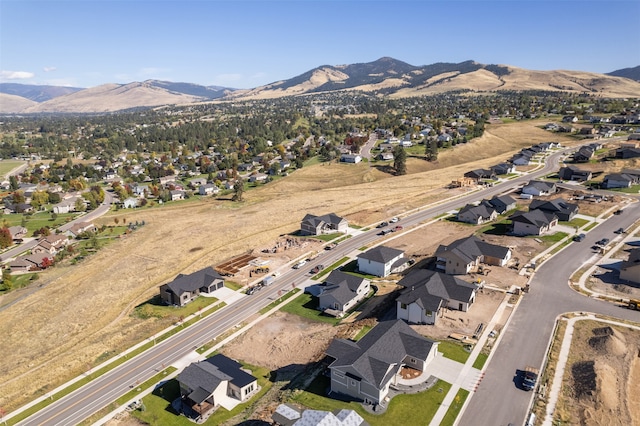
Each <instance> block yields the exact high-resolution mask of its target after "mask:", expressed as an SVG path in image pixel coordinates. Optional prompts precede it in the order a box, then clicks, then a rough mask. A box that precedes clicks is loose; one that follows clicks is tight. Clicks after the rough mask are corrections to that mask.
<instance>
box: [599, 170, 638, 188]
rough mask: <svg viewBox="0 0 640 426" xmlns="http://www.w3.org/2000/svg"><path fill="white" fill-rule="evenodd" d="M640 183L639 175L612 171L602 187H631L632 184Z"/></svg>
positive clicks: (605, 178)
mask: <svg viewBox="0 0 640 426" xmlns="http://www.w3.org/2000/svg"><path fill="white" fill-rule="evenodd" d="M639 183H640V179H638V177H637V176H634V175H630V174H628V173H611V174H608V175H606V176H605V177H604V179H603V181H602V187H603V188H606V189H609V188H630V187H631V186H632V185H637V184H639Z"/></svg>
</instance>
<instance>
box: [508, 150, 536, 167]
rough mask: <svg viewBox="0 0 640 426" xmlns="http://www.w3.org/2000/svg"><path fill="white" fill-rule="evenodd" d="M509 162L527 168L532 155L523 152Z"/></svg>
mask: <svg viewBox="0 0 640 426" xmlns="http://www.w3.org/2000/svg"><path fill="white" fill-rule="evenodd" d="M509 161H510V162H511V164H513V165H514V166H527V165H529V163H530V162H531V155H528V154H525V153H523V152H521V153H519V154H515V155H514V156H513V157H511V159H510V160H509Z"/></svg>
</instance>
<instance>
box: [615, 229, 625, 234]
mask: <svg viewBox="0 0 640 426" xmlns="http://www.w3.org/2000/svg"><path fill="white" fill-rule="evenodd" d="M615 232H616V234H624V228H618V229H616V231H615Z"/></svg>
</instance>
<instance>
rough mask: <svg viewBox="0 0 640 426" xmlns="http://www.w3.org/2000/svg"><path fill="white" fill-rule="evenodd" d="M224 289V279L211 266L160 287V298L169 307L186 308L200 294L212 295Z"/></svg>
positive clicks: (182, 275)
mask: <svg viewBox="0 0 640 426" xmlns="http://www.w3.org/2000/svg"><path fill="white" fill-rule="evenodd" d="M222 287H224V278H222V276H221V275H220V274H218V273H217V272H216V271H215V270H214V269H213V268H212V267H211V266H208V267H206V268H204V269H201V270H199V271H196V272H194V273H192V274H189V275H184V274H180V275H178V276H177V277H176V278H175V279H174V280H173V281H171V282H170V283H167V284H163V285H161V286H160V297H161V298H162V301H163V302H164V303H166V304H168V305H177V306H184V305H186V304H187V303H189V302H191V301H193V300H194V299H195V298H196V297H198V296H199V295H200V293H212V292H213V291H215V290H217V289H219V288H222Z"/></svg>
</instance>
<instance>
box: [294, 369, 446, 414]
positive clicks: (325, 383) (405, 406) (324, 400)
mask: <svg viewBox="0 0 640 426" xmlns="http://www.w3.org/2000/svg"><path fill="white" fill-rule="evenodd" d="M328 387H329V378H327V377H325V376H323V375H319V376H318V377H316V378H315V380H314V381H313V382H312V383H311V385H310V386H309V387H308V388H307V389H306V390H304V391H299V392H296V393H295V394H294V397H293V398H292V399H293V400H294V402H297V403H298V404H301V405H304V406H305V407H309V408H312V409H315V410H326V411H333V410H341V409H343V408H346V409H350V410H355V411H357V412H358V414H360V415H361V416H362V417H363V418H364V419H365V420H366V421H367V422H368V423H369V424H370V425H371V426H378V425H380V426H388V425H428V424H429V421H430V420H431V419H432V418H433V416H434V415H435V413H436V411H437V410H438V408H439V407H440V404H442V401H443V400H444V397H445V396H446V395H447V392H449V389H450V388H451V385H450V384H449V383H447V382H443V381H442V380H439V381H438V382H437V383H436V384H435V385H434V386H433V387H432V388H431V389H429V390H426V391H424V392H420V393H417V394H413V395H398V396H396V397H394V398H393V399H392V400H391V402H390V403H389V407H388V408H387V411H386V412H385V413H383V414H380V415H375V414H370V413H369V412H367V411H365V409H364V408H362V405H360V404H359V403H357V402H344V401H339V400H337V399H333V398H329V397H328V396H326V390H327V388H328ZM416 407H420V409H416Z"/></svg>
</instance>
